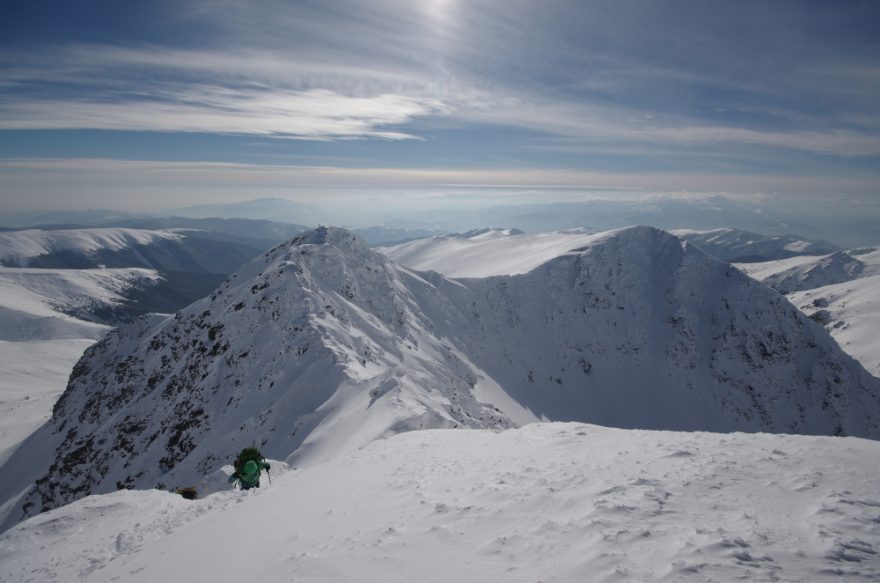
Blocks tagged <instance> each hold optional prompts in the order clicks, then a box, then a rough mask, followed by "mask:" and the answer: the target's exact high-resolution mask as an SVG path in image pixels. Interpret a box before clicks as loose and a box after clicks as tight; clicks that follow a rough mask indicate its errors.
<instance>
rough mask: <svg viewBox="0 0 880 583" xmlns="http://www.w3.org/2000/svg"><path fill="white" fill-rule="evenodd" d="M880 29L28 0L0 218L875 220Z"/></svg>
mask: <svg viewBox="0 0 880 583" xmlns="http://www.w3.org/2000/svg"><path fill="white" fill-rule="evenodd" d="M877 30H880V4H878V3H877V2H873V1H868V2H858V1H840V2H825V1H817V2H810V1H806V0H803V1H796V2H795V1H790V2H789V1H784V0H774V1H773V2H763V1H737V2H732V1H731V2H705V1H696V0H695V1H669V2H649V1H640V2H634V1H626V0H617V1H607V2H592V1H584V0H581V1H562V0H542V1H541V2H534V1H525V0H503V1H502V0H421V1H418V2H415V1H402V0H376V1H369V0H350V1H349V0H342V1H326V0H325V1H314V2H281V1H261V0H254V1H249V2H244V1H241V2H234V1H202V0H197V1H182V0H178V1H176V2H165V1H153V2H142V3H138V2H118V1H102V2H89V1H83V2H40V1H38V0H34V1H32V2H29V3H26V6H25V3H19V5H18V6H10V7H7V8H6V11H5V14H4V18H3V19H2V21H0V211H3V210H7V211H13V210H31V209H40V208H78V207H79V208H86V207H113V208H126V209H135V210H137V209H146V208H151V207H164V208H167V207H173V206H183V205H186V204H199V203H205V202H223V201H230V202H231V201H235V200H244V199H249V198H254V197H255V196H266V195H271V196H289V197H293V198H298V199H300V200H304V201H307V202H313V203H315V202H317V203H320V202H323V203H324V204H340V203H345V204H357V203H362V204H373V203H375V202H376V201H384V202H386V203H389V204H390V203H393V202H394V200H397V201H398V202H401V201H403V200H404V199H405V198H406V197H410V198H412V197H417V198H419V197H421V198H419V200H425V201H430V202H425V204H438V205H439V204H442V202H443V201H444V200H448V201H459V200H461V197H462V196H463V195H467V196H472V197H473V198H474V199H476V200H479V199H480V198H481V197H485V198H486V199H487V200H488V199H489V198H491V199H492V201H493V202H498V201H499V200H501V201H503V200H505V199H506V200H509V201H511V202H520V201H522V200H524V199H526V198H529V199H532V200H548V201H549V200H563V199H564V200H579V199H582V198H586V197H597V196H604V197H624V196H628V197H639V196H657V195H662V194H664V193H665V194H669V195H674V196H684V197H687V196H693V197H700V196H706V195H712V194H718V193H722V194H727V195H729V196H731V197H740V198H746V199H749V200H767V199H773V200H774V201H776V202H782V203H788V204H797V205H804V204H811V203H816V204H822V203H825V204H827V202H828V201H829V200H833V201H839V202H840V204H841V205H855V206H857V207H858V208H864V209H868V210H867V211H866V212H878V211H877V209H878V204H880V201H878V197H880V194H878V190H880V112H878V104H880V41H878V37H877ZM381 193H384V194H382V195H380V194H381ZM388 193H393V194H388ZM383 196H384V198H383ZM389 197H390V199H389ZM389 200H390V202H389ZM450 204H451V203H450ZM878 219H880V214H878Z"/></svg>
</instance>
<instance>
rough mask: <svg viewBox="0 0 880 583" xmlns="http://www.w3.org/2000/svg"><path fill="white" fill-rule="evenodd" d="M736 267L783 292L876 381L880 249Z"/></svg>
mask: <svg viewBox="0 0 880 583" xmlns="http://www.w3.org/2000/svg"><path fill="white" fill-rule="evenodd" d="M737 267H739V268H740V269H741V270H743V271H744V272H746V273H748V274H749V275H750V276H751V277H753V278H755V279H757V280H759V281H762V282H763V283H764V284H766V285H768V286H770V287H772V288H774V289H777V290H778V291H780V292H782V293H785V294H787V296H788V299H789V300H791V302H792V303H793V304H794V305H795V306H797V307H798V308H800V309H801V311H803V312H804V313H805V314H807V315H808V316H810V317H811V318H812V319H813V320H815V321H817V322H819V323H821V324H823V325H825V327H826V328H827V329H828V331H829V332H830V333H831V335H832V336H833V337H834V338H835V339H836V340H837V341H838V343H840V345H841V347H842V348H843V349H844V350H845V351H847V352H848V353H849V354H851V355H852V356H854V357H855V358H856V359H858V360H859V362H861V363H862V364H863V365H864V366H865V368H866V369H868V371H869V372H871V373H872V374H874V376H878V377H880V250H877V249H872V248H869V249H856V250H851V251H846V252H839V253H834V254H832V255H827V256H823V257H796V258H792V259H786V260H782V261H769V262H766V263H748V264H739V265H737Z"/></svg>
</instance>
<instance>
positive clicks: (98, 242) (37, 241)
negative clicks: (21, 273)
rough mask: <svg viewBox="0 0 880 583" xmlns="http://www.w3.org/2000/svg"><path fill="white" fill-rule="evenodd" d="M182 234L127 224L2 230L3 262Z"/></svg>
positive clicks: (0, 253)
mask: <svg viewBox="0 0 880 583" xmlns="http://www.w3.org/2000/svg"><path fill="white" fill-rule="evenodd" d="M181 236H182V235H180V234H178V233H175V232H172V231H147V230H142V229H125V228H108V229H99V228H95V229H70V230H58V231H43V230H41V229H29V230H25V231H11V232H7V233H0V263H2V264H6V265H15V266H20V267H27V265H28V262H29V261H30V260H31V259H33V258H35V257H39V256H41V255H47V254H50V253H57V252H62V251H63V252H74V253H77V254H90V253H94V252H95V251H98V250H108V251H120V250H122V249H127V248H130V247H132V246H134V245H149V244H151V243H153V242H155V241H156V240H159V239H169V240H172V239H180V238H181Z"/></svg>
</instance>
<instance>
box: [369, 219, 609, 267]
mask: <svg viewBox="0 0 880 583" xmlns="http://www.w3.org/2000/svg"><path fill="white" fill-rule="evenodd" d="M595 239H596V236H595V235H590V234H587V233H583V232H580V231H557V232H549V233H534V234H525V233H522V232H520V231H515V230H511V229H480V230H476V231H471V232H469V233H465V234H463V235H445V236H442V237H431V238H429V239H418V240H416V241H409V242H407V243H402V244H400V245H394V246H392V247H383V248H379V249H378V250H379V251H381V252H382V253H384V254H385V255H387V256H388V257H389V258H391V259H393V260H394V261H396V262H397V263H400V264H401V265H405V266H407V267H410V268H412V269H417V270H420V271H427V270H431V271H437V272H439V273H442V274H444V275H446V276H449V277H489V276H493V275H514V274H518V273H526V272H528V271H531V270H532V269H534V268H535V267H537V266H538V265H540V264H542V263H545V262H547V261H549V260H550V259H553V258H554V257H558V256H559V255H562V254H564V253H567V252H569V251H571V250H573V249H577V248H578V247H582V246H585V245H588V244H590V243H591V242H593V241H595Z"/></svg>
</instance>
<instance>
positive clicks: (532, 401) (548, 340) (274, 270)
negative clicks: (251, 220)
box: [0, 227, 880, 528]
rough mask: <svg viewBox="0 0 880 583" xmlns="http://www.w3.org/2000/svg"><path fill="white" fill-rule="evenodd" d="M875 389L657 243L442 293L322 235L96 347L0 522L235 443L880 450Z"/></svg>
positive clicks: (9, 490)
mask: <svg viewBox="0 0 880 583" xmlns="http://www.w3.org/2000/svg"><path fill="white" fill-rule="evenodd" d="M878 394H880V380H878V379H876V378H874V377H871V376H870V375H869V374H868V373H867V372H865V370H864V369H862V368H861V366H859V365H858V363H856V362H855V361H854V360H853V359H852V358H851V357H849V356H847V355H846V354H845V353H843V352H842V351H841V350H840V348H839V347H838V346H837V344H836V343H834V341H833V340H832V339H831V338H830V337H829V336H828V334H827V332H826V331H825V330H824V329H822V327H821V326H819V325H817V324H816V323H814V322H812V321H810V320H809V319H808V318H806V317H805V316H804V315H803V314H801V313H800V312H798V310H797V309H796V308H795V307H793V306H792V305H791V304H790V303H789V302H788V301H786V300H785V299H784V298H783V297H782V296H780V295H779V294H777V293H776V292H773V291H772V290H769V289H767V288H766V287H764V286H762V285H760V284H758V283H757V282H754V281H753V280H751V279H749V278H748V277H746V276H745V275H743V274H741V273H740V272H738V271H737V270H736V269H734V268H732V267H730V266H729V265H727V264H725V263H723V262H720V261H717V260H715V259H713V258H711V257H709V256H707V255H706V254H705V253H703V252H701V251H700V250H698V249H696V248H694V247H693V246H692V245H690V244H687V243H682V242H681V241H680V240H679V239H678V238H675V237H673V236H671V235H669V234H667V233H664V232H662V231H658V230H656V229H651V228H648V227H637V228H630V229H624V230H620V231H614V232H609V233H605V234H602V235H597V236H595V237H593V238H592V239H591V241H590V243H589V245H585V246H583V247H579V248H578V249H577V250H574V251H570V252H567V253H565V254H563V255H560V256H557V257H554V258H553V259H551V260H549V261H547V262H545V263H543V264H541V265H539V266H538V267H536V268H534V269H532V270H531V271H529V272H528V273H525V274H517V275H510V276H496V277H491V278H483V279H474V278H469V279H461V280H453V279H448V278H446V277H443V276H441V275H439V274H437V273H434V272H415V271H411V270H409V269H406V268H403V267H401V266H399V265H397V264H395V263H393V262H391V261H389V260H388V259H387V258H386V257H384V256H383V255H381V254H378V253H375V252H373V251H372V250H370V249H369V248H368V247H367V244H366V242H365V241H363V240H362V239H360V238H358V237H356V236H354V235H352V234H351V233H348V232H346V231H343V230H340V229H334V228H322V229H318V230H315V231H313V232H310V233H306V234H304V235H301V236H298V237H297V238H295V239H293V240H291V241H290V242H288V243H285V244H283V245H279V246H278V247H276V248H275V249H272V250H270V251H268V252H266V253H265V254H264V255H262V256H260V257H258V258H256V259H254V260H253V261H252V262H251V263H249V264H247V265H245V266H244V267H242V268H241V270H239V271H238V272H237V273H236V274H234V275H233V276H232V277H231V278H230V279H228V280H227V281H226V282H225V283H224V284H223V285H221V286H220V288H218V289H217V290H216V291H215V292H214V294H212V296H211V297H208V298H205V299H203V300H200V301H199V302H196V303H194V304H193V305H191V306H189V307H188V308H186V309H184V310H182V311H181V312H179V313H178V314H176V315H175V316H173V317H155V318H149V319H142V320H139V321H137V322H134V323H132V324H131V325H128V326H123V327H120V328H118V329H116V330H114V331H113V332H111V333H109V334H108V335H107V336H106V337H105V339H104V340H102V341H101V342H100V343H98V344H96V345H95V346H93V347H92V348H90V349H89V350H88V351H87V352H86V354H85V356H84V358H83V360H82V361H80V363H79V364H78V365H77V367H76V369H75V370H74V371H73V374H72V375H71V379H70V383H69V386H68V390H67V391H66V392H65V393H64V395H63V396H62V397H61V399H60V400H59V402H58V404H57V405H56V408H55V412H54V415H53V418H52V420H51V421H50V422H49V423H48V424H46V425H45V426H43V427H41V428H40V429H39V430H38V431H37V432H35V433H34V434H33V435H31V436H30V437H29V438H28V442H27V448H28V454H27V455H26V454H25V453H21V454H20V455H17V454H16V455H13V456H12V457H11V458H10V460H9V462H8V464H7V466H8V471H7V474H8V475H9V476H10V477H9V479H8V480H6V482H5V483H4V484H2V485H0V503H8V505H7V506H6V509H7V511H8V513H7V514H5V515H3V514H2V513H0V519H2V520H3V523H4V525H5V528H8V527H10V526H12V525H13V524H15V523H16V522H18V521H19V520H21V519H22V518H23V517H26V516H27V515H32V514H35V513H36V512H39V511H40V510H41V509H43V508H46V509H48V508H54V507H57V506H60V505H63V504H66V503H69V502H72V501H74V500H76V499H78V498H81V497H84V496H86V495H88V494H94V493H107V492H110V491H113V490H115V489H117V488H119V487H132V488H153V487H155V486H156V485H157V484H166V485H168V486H169V487H171V486H182V485H187V484H191V483H194V482H197V481H198V480H199V479H200V477H201V476H204V475H206V474H209V473H210V472H212V471H214V470H215V469H216V468H218V467H219V466H222V465H223V464H225V463H229V462H230V461H231V459H230V456H231V455H232V453H233V452H234V451H236V450H237V449H239V448H240V445H241V444H242V443H248V444H249V443H258V444H260V445H261V448H262V449H263V451H264V453H265V454H266V455H267V456H269V457H272V458H273V459H280V460H284V461H286V462H288V463H290V464H292V465H297V466H299V467H306V466H308V467H312V466H315V465H318V464H321V463H324V462H327V461H330V460H333V459H336V458H338V457H340V456H344V455H346V454H348V453H351V452H353V451H356V450H357V449H358V448H361V447H363V446H365V445H368V444H370V443H372V442H373V441H375V440H376V439H381V438H383V437H387V436H389V435H394V434H397V433H401V432H405V431H411V430H417V429H435V428H461V427H466V428H477V429H504V428H508V427H511V426H517V425H522V424H525V423H529V422H533V421H537V420H552V421H580V422H589V423H597V424H601V425H607V426H616V427H627V428H639V429H665V430H712V431H774V432H789V433H808V434H824V435H831V434H845V435H858V436H865V437H877V436H878V435H880V403H878V401H880V399H878ZM73 430H75V431H76V433H75V434H74V433H71V431H73ZM33 451H39V452H40V453H39V455H37V454H35V453H33ZM35 460H38V463H35ZM37 466H38V467H39V468H40V469H39V470H33V468H34V467H37ZM4 470H7V467H4ZM13 470H14V471H13ZM32 471H36V472H37V474H36V475H32V473H31V472H32ZM38 478H39V481H38V482H37V483H36V484H35V483H34V480H37V479H38ZM23 492H24V493H23Z"/></svg>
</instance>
